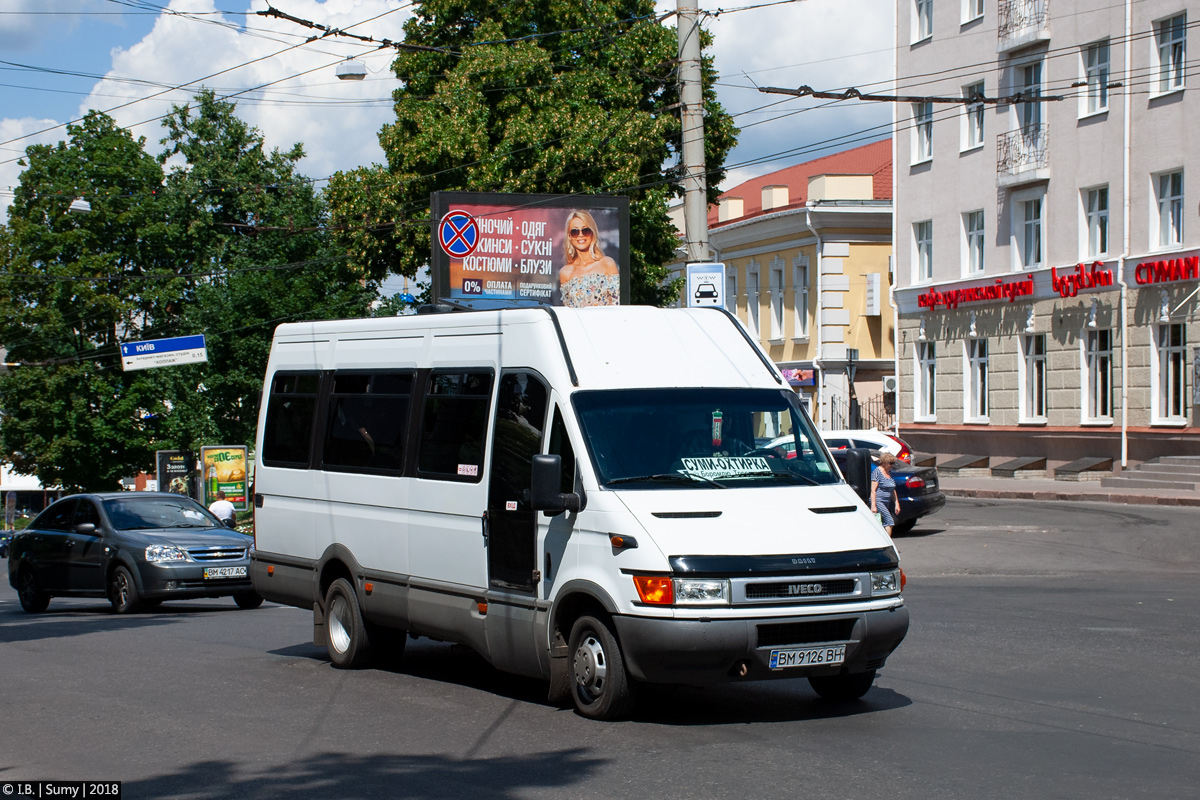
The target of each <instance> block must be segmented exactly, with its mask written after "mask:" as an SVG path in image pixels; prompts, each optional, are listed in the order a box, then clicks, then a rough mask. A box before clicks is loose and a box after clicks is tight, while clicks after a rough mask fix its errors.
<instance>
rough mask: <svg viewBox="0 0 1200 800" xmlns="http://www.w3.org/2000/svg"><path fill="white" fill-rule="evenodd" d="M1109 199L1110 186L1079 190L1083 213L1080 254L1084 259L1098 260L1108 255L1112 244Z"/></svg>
mask: <svg viewBox="0 0 1200 800" xmlns="http://www.w3.org/2000/svg"><path fill="white" fill-rule="evenodd" d="M1109 199H1110V192H1109V191H1108V184H1104V185H1103V186H1089V187H1087V188H1086V189H1080V190H1079V202H1080V204H1081V205H1080V210H1081V211H1082V213H1083V224H1082V225H1081V226H1080V233H1081V237H1080V243H1079V244H1080V247H1079V252H1080V255H1081V256H1082V257H1083V258H1092V259H1098V258H1103V257H1105V256H1106V255H1108V249H1109V247H1110V246H1111V244H1112V239H1111V238H1110V236H1111V234H1112V227H1111V225H1110V224H1109V223H1110V220H1111V218H1110V216H1109Z"/></svg>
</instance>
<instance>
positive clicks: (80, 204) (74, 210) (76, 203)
mask: <svg viewBox="0 0 1200 800" xmlns="http://www.w3.org/2000/svg"><path fill="white" fill-rule="evenodd" d="M67 212H68V213H70V214H90V213H92V204H91V203H89V202H88V201H87V200H84V199H83V198H82V197H76V198H75V199H74V200H72V201H71V205H69V206H67Z"/></svg>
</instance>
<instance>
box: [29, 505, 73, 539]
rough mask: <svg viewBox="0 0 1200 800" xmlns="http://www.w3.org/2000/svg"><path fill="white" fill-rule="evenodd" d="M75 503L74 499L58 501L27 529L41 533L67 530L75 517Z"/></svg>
mask: <svg viewBox="0 0 1200 800" xmlns="http://www.w3.org/2000/svg"><path fill="white" fill-rule="evenodd" d="M77 502H78V501H77V500H75V498H69V499H67V500H60V501H59V502H57V503H55V504H54V505H52V506H50V507H49V508H47V509H46V510H45V511H43V512H42V513H41V514H39V515H38V518H37V519H35V520H34V521H33V524H32V525H30V526H29V527H31V528H37V529H38V530H42V531H65V530H69V529H70V527H71V521H72V520H73V519H74V517H75V504H76V503H77Z"/></svg>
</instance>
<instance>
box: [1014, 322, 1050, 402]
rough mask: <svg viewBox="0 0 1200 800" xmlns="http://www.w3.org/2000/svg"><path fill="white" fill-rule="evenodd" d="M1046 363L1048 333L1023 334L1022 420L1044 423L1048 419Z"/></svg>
mask: <svg viewBox="0 0 1200 800" xmlns="http://www.w3.org/2000/svg"><path fill="white" fill-rule="evenodd" d="M1035 345H1036V346H1035ZM1046 364H1047V361H1046V334H1044V333H1026V334H1023V335H1022V336H1021V370H1020V372H1019V373H1018V376H1017V380H1018V386H1017V389H1018V398H1019V408H1018V415H1019V416H1018V418H1019V420H1020V421H1021V422H1035V423H1044V422H1045V421H1046V413H1047V410H1048V407H1047V399H1048V396H1047V393H1046ZM1039 412H1040V413H1039Z"/></svg>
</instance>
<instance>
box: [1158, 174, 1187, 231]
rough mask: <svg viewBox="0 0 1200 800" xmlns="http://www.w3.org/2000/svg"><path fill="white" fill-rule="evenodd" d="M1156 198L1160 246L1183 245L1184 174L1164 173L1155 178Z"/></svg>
mask: <svg viewBox="0 0 1200 800" xmlns="http://www.w3.org/2000/svg"><path fill="white" fill-rule="evenodd" d="M1154 196H1155V200H1156V206H1157V210H1158V246H1159V247H1178V246H1179V245H1181V244H1183V172H1182V171H1180V172H1164V173H1162V174H1160V175H1155V176H1154Z"/></svg>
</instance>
